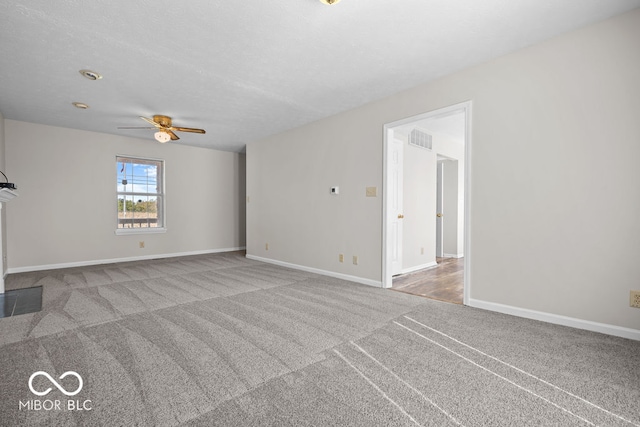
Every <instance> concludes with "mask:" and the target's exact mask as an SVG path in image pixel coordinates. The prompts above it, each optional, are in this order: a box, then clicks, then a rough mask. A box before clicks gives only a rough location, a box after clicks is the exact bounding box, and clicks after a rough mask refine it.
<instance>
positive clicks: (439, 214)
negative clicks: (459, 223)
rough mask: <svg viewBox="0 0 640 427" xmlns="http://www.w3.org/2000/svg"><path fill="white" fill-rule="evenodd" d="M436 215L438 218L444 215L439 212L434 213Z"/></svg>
mask: <svg viewBox="0 0 640 427" xmlns="http://www.w3.org/2000/svg"><path fill="white" fill-rule="evenodd" d="M436 216H437V217H438V218H442V217H443V216H444V215H442V214H441V213H437V214H436Z"/></svg>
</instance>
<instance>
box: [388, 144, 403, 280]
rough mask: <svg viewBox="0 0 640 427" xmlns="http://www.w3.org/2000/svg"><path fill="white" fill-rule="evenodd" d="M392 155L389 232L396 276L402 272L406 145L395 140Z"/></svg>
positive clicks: (392, 267) (392, 261)
mask: <svg viewBox="0 0 640 427" xmlns="http://www.w3.org/2000/svg"><path fill="white" fill-rule="evenodd" d="M391 145H392V146H391V153H390V168H389V169H390V170H389V172H390V174H391V186H390V187H391V188H389V190H390V191H389V197H390V200H391V209H390V212H389V214H390V215H389V227H390V228H389V230H390V231H391V233H390V234H391V242H390V244H391V275H392V276H395V275H396V274H400V273H401V272H402V219H403V218H404V214H403V213H402V193H403V185H404V183H403V179H402V174H403V154H404V143H403V142H402V141H399V140H397V139H394V140H393V142H392V144H391Z"/></svg>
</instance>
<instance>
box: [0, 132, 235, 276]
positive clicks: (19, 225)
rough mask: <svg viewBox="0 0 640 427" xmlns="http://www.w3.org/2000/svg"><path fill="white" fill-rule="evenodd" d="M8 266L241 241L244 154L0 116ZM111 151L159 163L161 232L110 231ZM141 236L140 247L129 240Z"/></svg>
mask: <svg viewBox="0 0 640 427" xmlns="http://www.w3.org/2000/svg"><path fill="white" fill-rule="evenodd" d="M5 132H6V141H5V143H6V161H7V172H8V175H9V176H10V177H11V179H12V181H13V182H15V183H17V185H18V186H19V193H20V196H19V197H17V198H16V199H14V200H12V201H11V202H10V203H6V204H5V205H6V206H5V209H6V211H7V212H6V214H7V220H8V225H9V226H8V230H7V241H8V251H9V252H8V254H9V258H8V263H9V269H10V270H9V271H10V272H12V271H24V270H32V269H38V268H44V267H49V266H54V267H55V266H64V265H69V264H74V263H78V264H83V263H95V262H101V261H109V260H121V259H131V258H144V257H154V256H162V255H175V254H186V253H196V252H208V251H215V250H223V249H233V248H239V247H244V245H245V203H244V198H245V196H244V194H245V193H244V188H245V156H244V155H240V154H235V153H228V152H222V151H214V150H208V149H203V148H194V147H187V146H181V145H179V144H159V143H157V142H156V141H154V140H153V139H151V138H150V139H149V140H146V139H137V138H126V137H118V136H114V135H107V134H101V133H95V132H86V131H79V130H72V129H64V128H59V127H52V126H44V125H36V124H32V123H25V122H19V121H14V120H5ZM116 155H130V156H134V157H143V158H144V157H149V158H156V159H162V160H164V161H165V177H166V180H165V181H166V184H165V187H166V188H165V190H166V211H165V213H166V216H165V217H166V227H167V232H166V233H162V234H136V235H115V233H114V231H115V227H116V209H117V208H116V163H115V158H116ZM139 241H144V242H145V248H144V249H140V248H139V245H138V242H139Z"/></svg>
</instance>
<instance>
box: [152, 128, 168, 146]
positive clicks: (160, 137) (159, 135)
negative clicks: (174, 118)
mask: <svg viewBox="0 0 640 427" xmlns="http://www.w3.org/2000/svg"><path fill="white" fill-rule="evenodd" d="M153 136H154V137H155V138H156V141H158V142H161V143H163V144H164V143H165V142H168V141H169V140H170V139H171V135H169V133H168V132H165V131H163V130H159V131H158V132H156V133H155V134H154V135H153Z"/></svg>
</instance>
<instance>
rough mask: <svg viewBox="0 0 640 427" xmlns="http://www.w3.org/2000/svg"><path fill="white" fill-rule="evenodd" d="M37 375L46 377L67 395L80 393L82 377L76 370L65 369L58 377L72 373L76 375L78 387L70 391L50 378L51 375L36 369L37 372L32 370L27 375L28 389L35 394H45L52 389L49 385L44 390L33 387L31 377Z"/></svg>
mask: <svg viewBox="0 0 640 427" xmlns="http://www.w3.org/2000/svg"><path fill="white" fill-rule="evenodd" d="M38 375H42V376H45V377H47V379H48V380H49V381H51V384H53V385H54V386H56V387H57V388H58V390H60V391H61V392H63V393H64V394H66V395H67V396H75V395H76V394H78V393H80V390H82V377H81V376H80V375H78V373H77V372H73V371H67V372H65V373H64V374H62V375H60V378H59V379H64V378H65V377H67V376H69V375H73V376H74V377H76V378H77V379H78V382H79V383H80V384H79V385H78V389H77V390H76V391H72V392H68V391H67V390H65V389H64V388H62V386H61V385H60V384H58V383H57V382H56V380H54V379H53V378H51V375H49V374H47V373H46V372H44V371H38V372H34V373H33V374H31V376H30V377H29V389H30V390H31V393H33V394H35V395H36V396H45V395H47V394H49V392H50V391H51V390H52V388H51V387H49V388H48V389H46V390H45V391H36V390H35V389H34V388H33V379H34V378H35V377H37V376H38Z"/></svg>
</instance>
